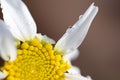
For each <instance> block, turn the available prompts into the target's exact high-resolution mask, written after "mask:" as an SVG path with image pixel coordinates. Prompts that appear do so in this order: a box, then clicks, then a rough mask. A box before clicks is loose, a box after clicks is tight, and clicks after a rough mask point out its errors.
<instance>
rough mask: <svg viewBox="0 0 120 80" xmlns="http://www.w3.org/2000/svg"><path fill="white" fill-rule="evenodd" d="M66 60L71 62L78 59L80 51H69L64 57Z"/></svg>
mask: <svg viewBox="0 0 120 80" xmlns="http://www.w3.org/2000/svg"><path fill="white" fill-rule="evenodd" d="M64 56H65V59H68V60H69V61H71V60H74V59H76V58H77V57H78V56H79V51H78V49H75V50H74V51H68V52H66V54H65V55H64Z"/></svg>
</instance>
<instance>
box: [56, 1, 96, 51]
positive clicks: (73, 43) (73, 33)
mask: <svg viewBox="0 0 120 80" xmlns="http://www.w3.org/2000/svg"><path fill="white" fill-rule="evenodd" d="M97 12H98V7H96V6H94V3H93V4H91V6H90V7H89V8H88V9H87V11H86V12H85V14H84V15H82V16H80V19H79V20H78V21H77V22H76V23H75V24H74V25H73V26H72V28H69V29H68V30H67V31H66V33H65V34H64V35H63V36H62V38H61V39H60V40H59V41H58V42H57V44H56V46H55V48H56V49H58V48H59V49H61V50H64V51H67V50H71V51H72V50H74V49H77V48H78V47H79V46H80V45H81V43H82V41H83V40H84V38H85V36H86V34H87V32H88V29H89V27H90V25H91V23H92V21H93V19H94V17H95V16H96V14H97Z"/></svg>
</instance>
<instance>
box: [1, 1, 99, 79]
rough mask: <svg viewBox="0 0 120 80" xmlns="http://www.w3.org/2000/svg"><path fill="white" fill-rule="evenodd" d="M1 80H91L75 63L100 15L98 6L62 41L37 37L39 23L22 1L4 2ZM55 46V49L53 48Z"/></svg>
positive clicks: (82, 17) (81, 19)
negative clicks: (82, 45)
mask: <svg viewBox="0 0 120 80" xmlns="http://www.w3.org/2000/svg"><path fill="white" fill-rule="evenodd" d="M0 3H1V8H2V12H3V19H4V21H2V20H0V57H1V58H2V59H3V60H4V64H3V65H2V66H0V80H91V78H90V77H89V76H87V77H84V76H82V75H81V74H80V71H79V69H78V68H77V67H75V66H72V64H71V60H72V59H74V58H75V57H76V56H77V55H78V50H77V48H78V47H79V46H80V45H81V43H82V41H83V40H84V38H85V36H86V34H87V32H88V29H89V27H90V25H91V23H92V21H93V19H94V17H95V16H96V14H97V12H98V7H97V6H94V3H92V4H91V5H90V7H89V8H88V9H87V11H86V12H85V13H84V15H81V16H80V17H79V20H78V21H77V22H76V23H75V24H74V25H73V26H72V27H71V28H69V29H68V30H67V31H66V33H65V34H64V35H63V36H62V37H61V39H60V40H58V42H57V43H56V44H55V41H54V40H53V39H51V38H49V37H47V36H46V35H41V34H40V33H38V34H37V30H36V23H35V22H34V20H33V18H32V16H31V14H30V13H29V10H28V9H27V7H26V5H25V4H24V3H23V2H22V0H0ZM53 44H54V45H53Z"/></svg>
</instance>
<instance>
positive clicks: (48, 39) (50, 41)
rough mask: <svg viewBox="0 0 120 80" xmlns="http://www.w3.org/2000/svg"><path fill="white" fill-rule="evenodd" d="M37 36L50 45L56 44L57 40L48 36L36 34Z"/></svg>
mask: <svg viewBox="0 0 120 80" xmlns="http://www.w3.org/2000/svg"><path fill="white" fill-rule="evenodd" d="M36 36H37V37H38V38H39V39H40V40H45V41H46V42H48V43H51V44H55V40H53V39H52V38H50V37H48V36H46V35H41V34H40V33H39V34H36Z"/></svg>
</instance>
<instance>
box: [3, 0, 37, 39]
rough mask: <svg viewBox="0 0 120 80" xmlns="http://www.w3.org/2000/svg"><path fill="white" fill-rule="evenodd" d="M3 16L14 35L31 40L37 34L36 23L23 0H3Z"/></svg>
mask: <svg viewBox="0 0 120 80" xmlns="http://www.w3.org/2000/svg"><path fill="white" fill-rule="evenodd" d="M1 7H2V12H3V18H4V21H5V22H6V24H7V25H8V26H9V27H10V30H11V32H12V34H13V36H14V37H15V38H17V39H19V40H22V41H24V40H29V39H31V38H33V37H34V36H35V34H36V24H35V22H34V20H33V18H32V16H31V14H30V13H29V11H28V9H27V7H26V5H25V4H24V3H23V2H22V0H1Z"/></svg>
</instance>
